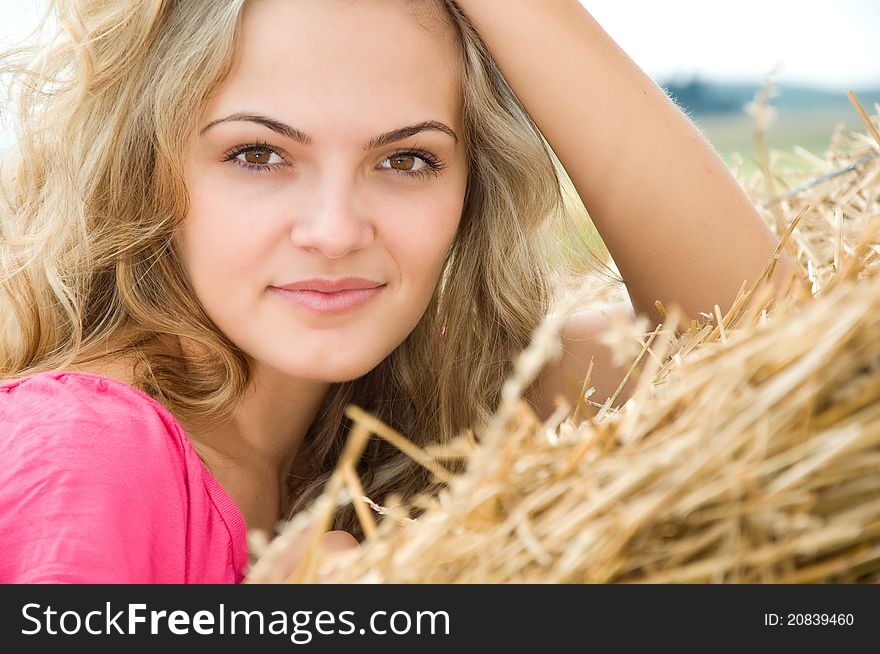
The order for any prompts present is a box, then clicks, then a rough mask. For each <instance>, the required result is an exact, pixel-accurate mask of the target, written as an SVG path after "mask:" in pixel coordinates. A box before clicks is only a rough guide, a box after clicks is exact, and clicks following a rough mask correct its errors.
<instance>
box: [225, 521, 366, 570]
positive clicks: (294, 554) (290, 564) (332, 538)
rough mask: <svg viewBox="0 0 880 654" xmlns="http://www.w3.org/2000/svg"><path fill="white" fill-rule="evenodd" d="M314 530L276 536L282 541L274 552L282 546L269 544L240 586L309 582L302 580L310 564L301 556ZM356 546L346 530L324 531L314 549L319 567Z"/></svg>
mask: <svg viewBox="0 0 880 654" xmlns="http://www.w3.org/2000/svg"><path fill="white" fill-rule="evenodd" d="M314 530H315V527H314V526H312V527H308V528H306V529H304V530H302V531H301V532H300V533H299V534H297V535H294V536H293V537H292V539H291V537H290V536H289V535H285V536H281V537H279V539H281V538H283V539H284V541H285V542H284V543H283V545H284V546H283V548H281V549H275V548H277V547H278V545H279V544H282V543H281V541H279V543H275V542H274V541H273V544H272V545H270V546H269V549H268V550H267V552H266V554H265V555H264V556H262V557H261V558H260V560H259V561H257V562H256V563H255V564H254V566H253V567H252V568H251V570H250V572H249V573H248V575H247V577H245V579H244V581H243V582H242V583H246V584H254V583H259V584H281V583H298V582H302V581H311V579H304V576H305V575H306V573H307V570H308V567H309V564H310V561H309V559H308V557H306V556H305V555H306V554H307V551H308V548H309V545H310V543H311V541H312V537H313V535H314ZM276 540H278V539H276ZM358 545H359V543H358V541H357V539H356V538H355V537H354V536H352V535H351V534H350V533H348V532H347V531H341V530H334V531H328V532H326V533H325V534H323V535H322V536H321V537H320V539H319V542H318V547H317V549H318V550H319V552H320V565H324V564H325V563H327V562H330V561H333V560H336V559H338V558H340V557H341V556H342V555H344V554H346V553H348V552H350V551H351V550H353V549H357V547H358ZM326 581H333V576H332V575H331V576H330V577H329V578H327V579H326Z"/></svg>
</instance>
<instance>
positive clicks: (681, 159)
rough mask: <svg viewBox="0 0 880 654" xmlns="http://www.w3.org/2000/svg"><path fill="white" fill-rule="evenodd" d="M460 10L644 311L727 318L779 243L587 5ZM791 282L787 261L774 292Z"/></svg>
mask: <svg viewBox="0 0 880 654" xmlns="http://www.w3.org/2000/svg"><path fill="white" fill-rule="evenodd" d="M456 1H457V4H458V6H459V7H460V8H461V9H462V11H464V13H465V14H466V15H467V16H468V18H470V20H471V22H472V23H473V24H474V26H475V27H476V28H477V30H478V31H479V32H480V34H481V36H482V37H483V39H484V40H485V42H486V44H487V45H488V47H489V50H490V51H491V53H492V56H493V58H494V59H495V61H496V62H497V63H498V66H499V68H500V69H501V71H502V72H503V73H504V76H505V77H506V78H507V80H508V82H509V83H510V85H511V87H512V89H513V91H514V92H515V93H516V95H517V97H518V98H519V99H520V102H522V104H523V106H524V107H525V108H526V110H527V111H528V112H529V114H530V115H531V117H532V119H533V120H534V121H535V122H536V123H537V125H538V127H539V128H540V130H541V132H542V133H543V134H544V137H545V138H546V139H547V141H548V142H549V143H550V145H551V146H552V147H553V149H554V151H555V152H556V154H557V156H558V157H559V159H560V161H561V162H562V164H563V166H565V169H566V171H567V172H568V173H569V175H570V177H571V179H572V181H573V182H574V185H575V187H576V189H577V191H578V194H579V195H580V197H581V199H582V200H583V202H584V205H585V206H586V208H587V210H588V211H589V213H590V217H591V218H592V220H593V222H594V223H595V225H596V228H597V229H598V230H599V233H600V234H601V236H602V239H603V240H604V242H605V244H606V246H607V247H608V250H609V251H610V253H611V256H612V257H613V258H614V261H615V263H616V264H617V266H618V268H619V270H620V273H621V275H622V277H623V280H624V282H625V283H626V287H627V291H628V293H629V296H630V299H631V301H632V304H633V308H634V309H635V310H636V312H638V313H644V314H647V315H648V317H649V318H651V319H652V320H653V321H655V322H660V320H661V317H660V315H659V312H658V311H657V310H656V308H655V306H654V302H655V300H657V299H660V300H662V301H663V303H664V304H666V305H667V306H670V305H671V304H678V305H680V306H681V308H682V309H683V310H684V311H685V313H686V314H687V316H688V317H689V318H696V317H697V313H698V312H700V311H705V312H710V313H711V312H712V310H713V306H714V305H715V304H718V305H719V306H720V308H721V310H722V312H725V311H726V310H727V309H728V308H729V307H730V305H731V304H732V303H733V300H734V298H735V297H736V294H737V291H738V290H739V288H740V286H741V285H742V283H743V281H744V280H748V282H749V284H752V283H753V282H754V281H755V280H756V279H757V278H758V276H759V275H760V273H761V271H762V269H763V267H764V266H765V264H766V263H767V262H768V261H769V259H770V257H771V256H772V255H773V252H774V251H775V249H776V247H777V246H778V244H779V241H778V239H777V238H776V237H774V235H773V233H772V232H771V231H770V230H769V229H768V227H767V226H766V224H765V223H764V221H763V220H762V218H761V216H760V215H759V214H758V213H757V211H756V209H755V207H754V206H753V205H752V203H751V202H750V200H749V198H748V197H747V196H746V195H745V193H744V192H743V191H742V189H741V188H740V186H739V184H738V183H737V182H736V180H735V178H734V177H733V175H732V174H731V172H730V171H729V170H728V169H727V167H726V166H725V164H724V162H723V161H722V160H721V159H720V157H719V156H718V155H717V154H716V152H715V151H714V150H713V148H712V147H711V146H710V145H709V144H708V143H707V142H706V140H705V139H704V138H703V136H702V134H701V133H700V131H699V130H698V129H697V128H696V126H695V125H694V124H693V123H692V122H691V121H690V120H689V119H688V117H687V116H686V115H685V114H684V113H683V112H682V111H681V110H680V109H679V108H678V107H677V106H676V104H675V103H674V102H673V101H672V100H671V99H670V98H669V97H668V96H667V95H666V94H665V92H664V91H663V89H661V88H660V87H659V86H658V85H657V84H656V83H655V82H654V81H653V80H651V78H649V77H648V76H647V75H646V74H645V73H644V72H643V71H642V70H641V69H640V68H639V67H638V66H637V65H636V64H635V63H634V62H633V61H632V60H631V59H630V58H629V57H628V56H627V54H626V53H625V52H624V51H623V50H622V49H621V48H620V47H619V46H618V45H617V44H616V43H615V42H614V40H613V39H612V38H611V37H610V36H609V35H608V34H606V32H605V31H604V30H603V29H602V27H601V26H600V25H599V24H598V23H597V22H596V21H595V20H594V19H593V17H592V16H591V15H590V13H589V12H588V11H587V9H585V8H584V6H582V5H581V3H580V2H579V1H578V0H456ZM633 18H634V19H636V18H637V16H636V15H634V16H633ZM658 29H659V26H658ZM695 56H696V55H695ZM793 272H794V264H793V263H792V261H791V259H790V258H789V257H788V255H786V254H785V253H784V252H783V254H782V257H781V258H780V260H779V262H778V264H777V266H776V271H775V273H774V276H773V281H774V283H775V285H776V288H777V290H779V289H781V288H782V286H783V284H784V283H785V282H787V281H788V279H789V276H790V275H791V274H792V273H793Z"/></svg>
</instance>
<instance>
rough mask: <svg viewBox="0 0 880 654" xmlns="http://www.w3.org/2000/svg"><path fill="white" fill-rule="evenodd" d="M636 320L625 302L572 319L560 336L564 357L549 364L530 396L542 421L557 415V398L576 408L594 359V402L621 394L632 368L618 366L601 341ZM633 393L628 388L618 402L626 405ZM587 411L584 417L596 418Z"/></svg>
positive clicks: (592, 412)
mask: <svg viewBox="0 0 880 654" xmlns="http://www.w3.org/2000/svg"><path fill="white" fill-rule="evenodd" d="M634 316H635V313H634V311H633V308H632V305H631V304H630V303H629V302H628V301H625V302H620V303H617V304H611V305H607V306H603V307H598V308H595V309H590V310H586V311H580V312H577V313H574V314H572V315H571V316H570V317H569V318H568V320H567V321H566V323H565V325H564V327H563V329H562V332H561V334H560V336H561V339H562V355H561V357H560V358H559V360H557V361H550V362H548V363H547V365H546V366H545V367H544V369H543V370H542V371H541V374H540V375H539V376H538V378H537V379H536V380H535V381H534V382H533V383H532V385H531V386H530V387H529V390H528V392H527V394H526V398H527V399H528V400H529V401H530V402H531V403H532V405H533V406H534V407H535V410H536V411H537V413H538V415H539V416H540V417H541V419H546V418H547V417H549V416H550V415H551V414H552V413H553V411H555V409H556V401H555V400H556V396H557V395H562V396H563V397H564V398H565V399H566V401H567V402H568V403H569V404H570V405H571V406H572V407H574V406H576V404H577V401H578V397H579V396H580V392H581V388H582V386H583V383H584V378H585V377H586V374H587V370H588V368H589V367H590V359H593V372H592V374H591V376H590V384H589V385H590V386H592V387H594V388H595V389H596V390H595V392H594V394H593V395H592V397H591V398H590V399H591V400H593V401H595V402H599V403H601V402H604V401H605V400H606V399H607V398H608V397H609V396H610V395H611V394H613V393H614V391H615V390H617V387H618V386H619V385H620V382H621V381H622V380H623V378H624V376H625V375H626V373H627V370H629V364H627V365H624V366H623V367H618V366H615V365H614V363H613V361H612V358H613V357H612V351H611V349H610V348H609V347H608V346H606V345H605V344H603V343H602V342H601V340H600V339H599V337H600V336H601V335H602V333H603V332H605V331H606V330H607V329H609V328H610V327H612V326H613V325H614V324H617V323H620V322H623V321H629V320H632V319H633V318H634ZM628 386H629V385H628ZM629 391H631V389H630V388H628V387H626V388H624V389H623V392H621V394H620V395H619V396H618V401H620V402H623V401H625V400H626V399H627V397H628V392H629ZM586 409H587V411H586V412H584V411H583V410H582V411H581V414H580V415H581V416H582V417H584V418H586V417H590V416H593V415H595V414H596V409H595V408H593V407H591V406H589V405H587V407H586Z"/></svg>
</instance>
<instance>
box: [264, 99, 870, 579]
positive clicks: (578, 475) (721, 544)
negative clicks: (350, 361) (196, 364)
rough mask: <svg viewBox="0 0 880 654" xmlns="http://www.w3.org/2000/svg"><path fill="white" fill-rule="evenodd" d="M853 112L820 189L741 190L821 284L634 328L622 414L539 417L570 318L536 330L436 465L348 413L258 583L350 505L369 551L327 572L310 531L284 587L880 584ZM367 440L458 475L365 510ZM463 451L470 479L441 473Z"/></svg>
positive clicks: (859, 159)
mask: <svg viewBox="0 0 880 654" xmlns="http://www.w3.org/2000/svg"><path fill="white" fill-rule="evenodd" d="M852 99H853V100H854V104H856V105H857V104H858V103H857V101H856V100H855V98H854V97H853V98H852ZM858 108H859V110H860V111H861V113H862V115H863V119H864V120H865V122H866V125H867V126H868V129H867V133H865V134H858V133H849V134H843V133H842V132H840V131H839V132H838V133H837V134H835V137H834V141H833V142H832V147H831V148H830V149H829V151H828V152H827V153H826V158H825V159H817V160H816V162H814V163H816V168H815V172H816V173H818V175H814V176H813V177H814V179H813V180H812V181H810V182H808V183H805V184H802V185H801V186H800V187H799V188H797V189H794V190H791V189H789V190H787V191H786V190H784V187H785V186H786V185H787V184H788V185H789V186H790V184H789V183H788V182H787V181H786V179H785V178H784V175H783V174H782V173H779V172H777V171H773V170H772V162H771V161H770V159H769V157H766V156H765V157H763V160H762V161H760V162H759V164H760V165H761V167H762V170H761V172H760V173H758V179H757V181H756V180H740V181H741V183H743V185H744V186H745V187H746V188H747V190H749V191H750V193H752V197H753V199H754V200H755V201H756V204H757V205H758V206H759V207H760V208H761V210H762V213H763V215H764V216H765V218H766V219H767V221H768V224H770V225H771V227H772V228H773V229H775V230H776V233H777V235H778V236H779V237H780V238H781V239H782V244H781V246H780V249H781V248H782V247H786V248H789V251H790V252H791V254H792V255H793V256H794V257H795V259H796V261H797V262H798V264H799V266H800V268H801V270H802V273H803V277H804V281H806V280H809V283H805V284H801V285H797V284H794V285H793V286H792V289H791V291H792V292H791V293H790V295H789V297H788V298H787V299H786V300H784V301H782V302H776V303H774V302H772V301H770V292H769V289H768V287H767V286H768V285H767V284H766V281H765V280H766V278H768V277H769V274H770V273H771V272H772V268H773V261H771V262H770V263H769V264H768V267H767V269H766V270H765V275H764V278H763V280H759V283H757V284H755V285H754V286H753V287H752V288H749V289H746V288H744V289H743V290H742V291H741V293H740V297H739V298H738V300H737V301H736V302H735V304H734V305H733V307H732V308H731V309H730V311H729V312H728V313H727V315H725V316H723V317H722V316H721V315H720V313H719V312H717V311H716V314H715V315H712V316H709V315H706V316H705V318H706V320H705V321H704V322H702V323H699V324H697V323H691V324H690V326H689V327H688V328H687V329H686V330H685V329H684V326H683V325H680V324H679V313H678V311H677V309H676V308H675V307H672V308H671V309H670V310H669V311H668V313H666V317H667V319H666V321H665V323H664V324H663V325H661V326H659V327H658V329H656V330H654V331H653V332H651V333H649V334H636V335H635V338H636V339H638V341H637V342H638V344H639V347H638V349H639V354H638V356H637V357H636V361H635V362H634V364H633V370H634V372H635V373H636V374H634V376H633V379H632V380H630V383H632V382H633V381H635V383H636V390H635V392H634V393H633V395H632V397H631V398H630V400H629V401H627V403H626V404H625V405H624V406H623V407H619V408H616V407H611V406H610V405H608V404H606V405H604V406H603V407H602V408H601V410H600V411H599V413H598V415H597V416H596V417H595V418H592V419H590V420H588V421H579V420H578V419H577V417H576V414H577V408H575V411H574V412H572V410H571V407H568V406H567V405H565V403H564V402H560V404H559V410H558V411H557V412H556V414H554V415H553V416H552V417H551V418H549V419H548V420H547V421H545V422H543V423H542V422H540V421H539V420H538V419H537V418H536V416H535V414H534V413H533V411H532V410H531V408H530V406H529V405H528V404H527V403H526V402H525V401H524V400H522V399H521V397H520V396H521V392H522V390H523V389H524V388H526V387H527V385H528V384H529V382H530V381H531V380H532V379H533V378H534V376H535V374H536V373H537V371H538V370H539V369H540V367H541V365H542V363H543V362H544V361H545V360H546V359H547V358H549V357H550V356H552V355H553V354H554V353H556V352H557V351H558V346H559V343H558V336H557V332H558V328H559V327H560V325H561V321H562V317H564V315H565V312H566V306H560V307H558V308H557V309H556V310H555V311H554V312H553V313H551V314H550V315H549V316H548V317H547V320H546V321H545V322H544V323H543V324H542V325H541V327H540V328H539V329H538V331H537V332H536V334H535V337H534V339H533V342H532V344H531V345H530V347H529V348H528V349H527V350H526V351H524V352H523V354H522V355H521V357H520V359H519V360H518V362H517V374H516V376H515V377H514V378H513V379H511V380H510V381H509V382H508V384H507V386H506V387H505V389H504V392H503V400H502V403H501V406H500V407H499V409H498V411H497V413H496V415H495V418H494V421H493V422H492V423H491V424H489V425H488V426H487V427H486V428H485V430H482V431H480V433H476V434H475V433H472V432H468V433H467V434H463V435H462V436H461V437H460V438H459V439H458V440H457V441H456V442H454V443H450V444H447V445H446V446H445V447H437V448H434V449H432V450H430V451H422V450H419V449H417V448H415V447H414V446H412V445H411V444H410V443H409V442H408V441H407V440H406V439H405V438H404V437H403V436H402V435H400V434H396V433H395V432H393V431H392V430H391V429H389V428H388V427H387V426H386V425H384V424H382V423H381V422H380V421H378V420H376V419H375V418H374V417H373V416H370V415H368V414H367V413H365V412H364V411H362V410H360V409H359V408H358V407H354V406H351V407H349V409H348V416H349V417H350V418H351V419H352V420H353V421H354V423H355V426H356V429H355V430H354V431H353V434H352V437H351V440H350V441H349V443H348V449H347V450H346V452H345V453H344V454H343V456H342V459H341V460H340V464H339V467H338V469H337V472H336V474H335V475H334V477H333V479H332V480H331V482H330V483H329V484H328V488H327V491H326V492H325V493H324V495H323V496H322V497H321V498H320V499H319V500H318V501H317V502H316V503H315V504H314V505H313V506H312V508H311V509H310V510H309V511H307V512H303V513H301V514H300V515H298V516H296V518H295V519H294V520H293V521H292V522H291V523H290V524H289V525H288V529H287V530H286V531H285V532H283V533H282V534H281V535H280V536H279V537H278V538H277V539H276V540H275V541H274V542H273V543H272V544H270V545H269V546H268V547H266V548H265V550H264V551H263V552H262V557H261V559H260V560H259V561H258V562H257V564H256V565H255V566H254V567H253V569H252V571H251V575H250V579H251V580H252V581H255V582H259V581H261V580H266V579H269V578H271V571H272V565H273V561H274V560H277V558H278V553H279V552H280V551H283V550H284V549H285V548H286V547H289V541H290V540H291V538H293V536H292V534H295V533H298V531H299V529H300V528H301V527H302V526H303V525H305V524H313V523H314V522H315V521H317V523H318V525H319V526H320V527H321V528H322V529H326V528H328V527H329V525H330V520H331V518H332V515H333V512H334V511H335V508H336V506H337V505H338V503H340V502H345V501H354V502H355V506H356V508H357V509H358V512H359V513H358V514H359V516H360V517H361V521H362V523H363V525H364V531H365V534H366V535H367V537H366V539H365V541H364V543H363V545H362V546H361V547H360V548H359V549H357V550H354V551H352V552H350V553H347V554H345V555H343V556H341V557H337V558H335V559H333V560H329V561H328V560H322V556H321V552H320V548H319V541H318V539H317V536H316V537H315V538H314V539H313V541H312V542H311V544H310V546H309V547H308V550H307V553H306V557H305V558H304V560H303V564H302V565H301V566H300V568H298V570H297V572H296V574H295V575H293V576H292V577H291V580H297V581H330V580H332V581H337V582H338V581H342V582H385V583H413V582H415V583H459V582H466V583H508V582H519V583H534V582H539V583H560V582H662V583H667V582H780V583H781V582H856V581H859V582H861V581H867V582H876V581H880V401H878V400H880V275H877V269H878V260H880V245H878V243H880V238H878V237H880V202H878V192H880V157H878V156H877V155H878V150H880V147H878V146H880V134H878V133H877V129H876V127H875V125H874V123H876V122H877V118H876V117H875V118H874V119H873V121H872V120H871V119H869V117H868V116H867V115H866V114H865V113H864V111H863V110H861V107H860V105H858ZM875 109H876V111H877V113H878V114H880V106H878V107H875ZM760 120H761V118H760V112H758V115H756V121H757V123H758V127H760ZM764 153H765V154H766V150H765V151H764ZM810 156H812V155H810ZM573 301H574V300H570V302H573ZM562 304H564V303H562ZM661 308H662V307H661ZM612 340H613V339H612ZM636 364H639V365H640V366H641V367H639V368H638V370H637V369H636ZM560 399H561V398H560ZM572 413H574V414H575V415H572ZM372 434H375V435H376V436H378V437H382V438H386V439H388V440H389V441H391V442H392V443H393V444H396V445H397V446H398V447H401V448H403V449H405V451H408V452H409V453H410V455H411V456H412V457H413V458H414V459H416V460H417V461H420V462H421V463H422V464H423V465H425V466H427V467H428V468H429V469H431V470H433V471H434V473H435V475H437V476H438V477H439V478H441V479H443V480H445V481H446V482H447V486H446V488H445V489H444V490H443V491H442V492H441V493H440V494H439V495H438V496H436V497H423V498H420V499H419V501H418V503H417V506H418V508H419V510H420V511H422V512H421V513H420V514H419V517H418V518H417V519H412V518H411V517H410V516H411V515H412V513H411V512H410V510H411V509H412V508H413V507H411V506H404V505H402V504H397V503H396V502H395V501H394V500H393V499H392V500H391V501H387V502H386V503H387V504H388V506H387V507H379V506H377V505H375V504H373V503H372V502H371V501H370V500H369V498H365V497H363V493H362V491H361V490H360V485H359V483H358V482H357V477H356V475H354V472H353V471H354V463H355V462H356V461H357V459H358V457H359V456H360V451H362V448H363V445H364V443H365V442H366V440H367V438H369V437H370V436H371V435H372ZM450 458H465V459H466V460H467V461H468V466H467V470H466V471H465V472H464V473H462V474H459V475H454V476H453V475H452V474H450V473H449V472H447V471H446V469H445V468H444V467H443V465H442V464H443V461H444V460H445V459H450ZM374 512H378V513H381V514H383V518H382V519H381V520H380V521H376V520H375V518H374V515H373V514H374ZM377 522H378V524H377ZM315 533H316V534H317V533H318V532H315Z"/></svg>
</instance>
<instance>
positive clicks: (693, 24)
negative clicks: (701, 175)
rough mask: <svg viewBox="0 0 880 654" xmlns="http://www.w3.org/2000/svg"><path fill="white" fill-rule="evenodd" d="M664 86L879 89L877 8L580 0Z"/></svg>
mask: <svg viewBox="0 0 880 654" xmlns="http://www.w3.org/2000/svg"><path fill="white" fill-rule="evenodd" d="M582 4H583V5H584V6H585V7H586V8H587V9H588V10H589V11H590V12H591V13H592V14H593V16H594V17H595V18H596V19H597V20H598V21H599V23H600V24H601V25H602V27H603V28H604V29H605V31H606V32H608V33H609V34H610V35H611V37H612V38H614V39H615V41H617V43H619V44H620V45H621V47H622V48H623V49H624V50H625V51H626V52H627V53H628V54H629V56H630V57H632V58H633V59H634V60H635V62H636V63H637V64H638V65H639V66H641V67H642V68H643V69H644V70H645V71H646V72H647V73H648V74H649V75H650V76H651V77H653V78H654V79H655V80H657V81H658V82H663V81H667V80H669V79H674V78H676V77H684V78H687V77H689V76H691V75H693V74H699V75H701V76H703V77H706V78H709V79H715V80H721V81H723V80H731V81H751V82H760V81H761V79H762V78H763V76H764V74H765V73H767V72H769V71H770V70H771V69H772V68H773V67H774V65H775V64H776V63H777V62H781V63H782V66H783V68H782V73H781V74H780V75H779V77H778V78H777V79H778V80H779V81H780V82H788V83H795V82H797V83H800V82H803V83H806V84H810V85H814V86H820V87H824V88H830V89H835V90H837V89H843V88H845V87H847V86H856V87H859V86H869V85H870V86H876V85H878V84H880V38H878V33H880V2H878V1H877V0H735V1H734V0H726V1H719V0H665V1H659V0H656V1H655V0H582ZM42 6H43V2H42V0H0V47H2V46H3V45H4V43H8V42H9V41H10V40H11V39H14V38H17V37H20V36H23V35H24V34H26V33H27V30H28V28H29V27H30V26H31V25H32V24H33V23H34V21H35V20H36V17H37V16H38V15H39V10H40V8H42Z"/></svg>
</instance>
